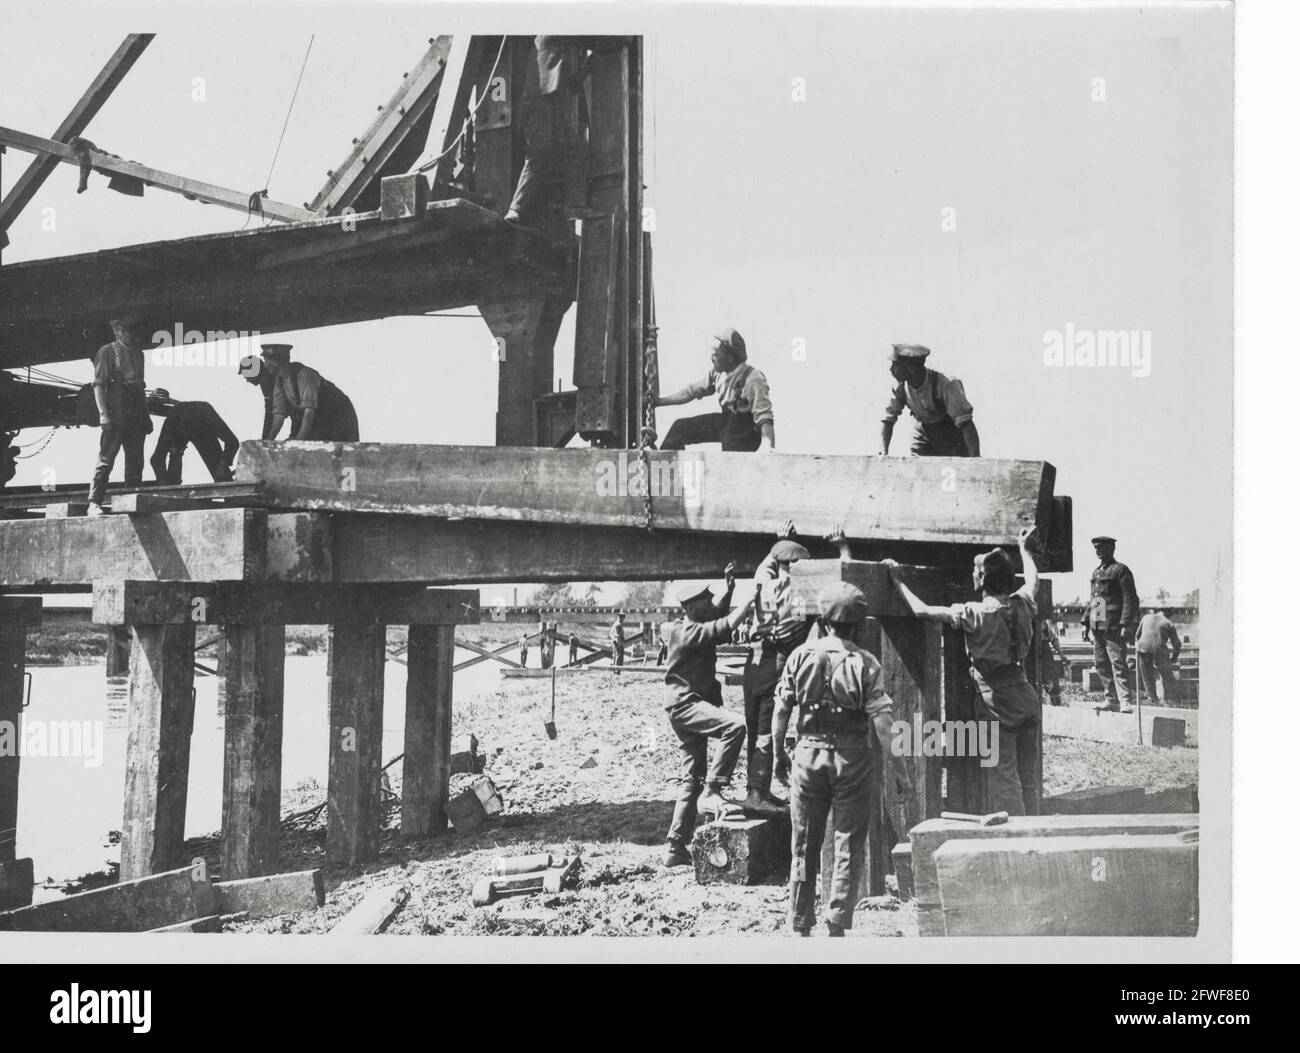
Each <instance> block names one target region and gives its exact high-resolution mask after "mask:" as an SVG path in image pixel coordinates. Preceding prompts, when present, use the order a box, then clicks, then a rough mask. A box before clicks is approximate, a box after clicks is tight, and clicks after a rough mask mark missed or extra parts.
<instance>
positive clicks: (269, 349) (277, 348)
mask: <svg viewBox="0 0 1300 1053" xmlns="http://www.w3.org/2000/svg"><path fill="white" fill-rule="evenodd" d="M292 350H293V344H263V345H262V354H263V355H264V356H269V357H271V358H286V359H287V358H288V357H289V352H290V351H292Z"/></svg>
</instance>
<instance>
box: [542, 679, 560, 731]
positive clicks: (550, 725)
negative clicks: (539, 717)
mask: <svg viewBox="0 0 1300 1053" xmlns="http://www.w3.org/2000/svg"><path fill="white" fill-rule="evenodd" d="M545 727H546V737H547V738H548V739H554V738H555V736H556V735H557V734H559V732H558V731H556V728H555V664H554V663H552V664H551V719H550V720H548V721H547V722H546V725H545Z"/></svg>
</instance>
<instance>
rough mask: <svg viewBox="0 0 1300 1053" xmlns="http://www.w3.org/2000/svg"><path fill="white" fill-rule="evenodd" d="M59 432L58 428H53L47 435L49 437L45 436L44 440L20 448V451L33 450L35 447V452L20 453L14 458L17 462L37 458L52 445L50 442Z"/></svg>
mask: <svg viewBox="0 0 1300 1053" xmlns="http://www.w3.org/2000/svg"><path fill="white" fill-rule="evenodd" d="M58 430H59V429H58V427H57V426H55V427H53V428H51V429H50V431H49V434H47V435H46V436H45V438H43V439H37V440H36V441H35V442H29V443H28V444H27V445H26V446H20V447H18V448H19V449H20V450H27V449H31V447H33V446H34V447H36V448H35V449H34V450H32V452H31V453H20V454H18V455H16V456H15V457H14V460H15V461H25V460H28V459H29V458H31V457H35V456H36V455H37V454H39V453H40V452H41V451H42V450H44V449H45V447H47V446H48V445H49V444H50V441H51V440H52V439H53V438H54V433H55V432H56V431H58Z"/></svg>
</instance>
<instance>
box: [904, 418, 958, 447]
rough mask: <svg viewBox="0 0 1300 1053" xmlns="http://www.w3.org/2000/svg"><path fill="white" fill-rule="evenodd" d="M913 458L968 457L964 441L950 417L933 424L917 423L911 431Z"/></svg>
mask: <svg viewBox="0 0 1300 1053" xmlns="http://www.w3.org/2000/svg"><path fill="white" fill-rule="evenodd" d="M912 456H913V457H969V456H970V451H969V450H968V449H966V440H965V439H963V438H962V437H961V432H960V431H958V430H957V425H955V424H954V423H953V422H952V418H951V417H945V418H944V419H943V420H941V421H937V422H935V423H934V424H922V423H921V422H920V421H917V423H916V427H915V428H914V429H913V431H912Z"/></svg>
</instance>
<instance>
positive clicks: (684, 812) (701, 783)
mask: <svg viewBox="0 0 1300 1053" xmlns="http://www.w3.org/2000/svg"><path fill="white" fill-rule="evenodd" d="M678 602H679V603H680V604H681V606H682V613H683V617H682V619H681V621H676V622H671V623H669V624H667V625H666V626H665V627H664V639H665V640H666V641H667V642H668V659H667V665H668V671H667V672H666V673H665V674H664V683H665V684H667V685H668V701H667V704H666V707H665V708H666V709H667V710H668V722H669V724H670V725H671V726H672V729H673V733H674V734H675V735H676V736H677V741H678V742H679V743H680V744H681V761H682V769H681V782H680V792H679V793H678V796H677V803H676V805H675V806H674V807H673V818H672V823H671V824H670V826H669V828H668V847H667V851H666V852H665V855H664V865H665V866H670V867H675V866H684V865H686V864H688V863H690V861H691V856H690V853H689V852H688V851H687V850H686V846H687V844H688V843H689V841H690V839H691V835H692V833H693V832H694V830H695V820H696V817H697V815H698V814H699V813H706V814H712V815H723V814H726V813H727V812H731V811H736V810H737V806H736V805H735V804H734V803H733V802H732V801H730V800H728V799H727V798H726V797H724V796H723V788H724V787H725V786H726V785H727V783H728V782H730V781H731V776H732V773H733V772H734V771H735V768H736V761H737V760H739V759H740V750H741V748H742V747H743V746H744V744H745V724H744V721H742V720H741V719H740V718H739V717H738V716H736V715H735V714H734V713H729V712H728V711H727V710H725V709H723V708H722V685H721V684H720V683H718V677H717V666H718V650H717V648H718V644H720V643H726V642H727V640H728V639H730V637H731V631H732V630H733V629H734V628H735V627H736V626H737V625H739V624H740V623H741V622H742V621H744V620H745V619H746V618H748V617H749V610H750V607H751V606H752V605H753V601H752V600H750V601H747V602H745V603H743V604H741V605H740V606H738V607H737V608H736V609H735V610H733V611H732V612H731V613H730V614H728V615H726V616H725V617H720V618H719V617H715V615H716V613H717V608H716V606H715V604H714V602H713V595H712V592H711V591H710V589H709V587H708V585H703V586H701V585H700V584H699V583H698V582H686V583H685V584H683V585H682V586H681V588H680V589H679V591H678ZM712 738H716V739H718V740H719V744H720V746H721V749H719V751H718V752H717V754H716V755H715V756H714V758H713V764H712V766H710V765H709V739H712ZM706 773H707V774H706Z"/></svg>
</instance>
